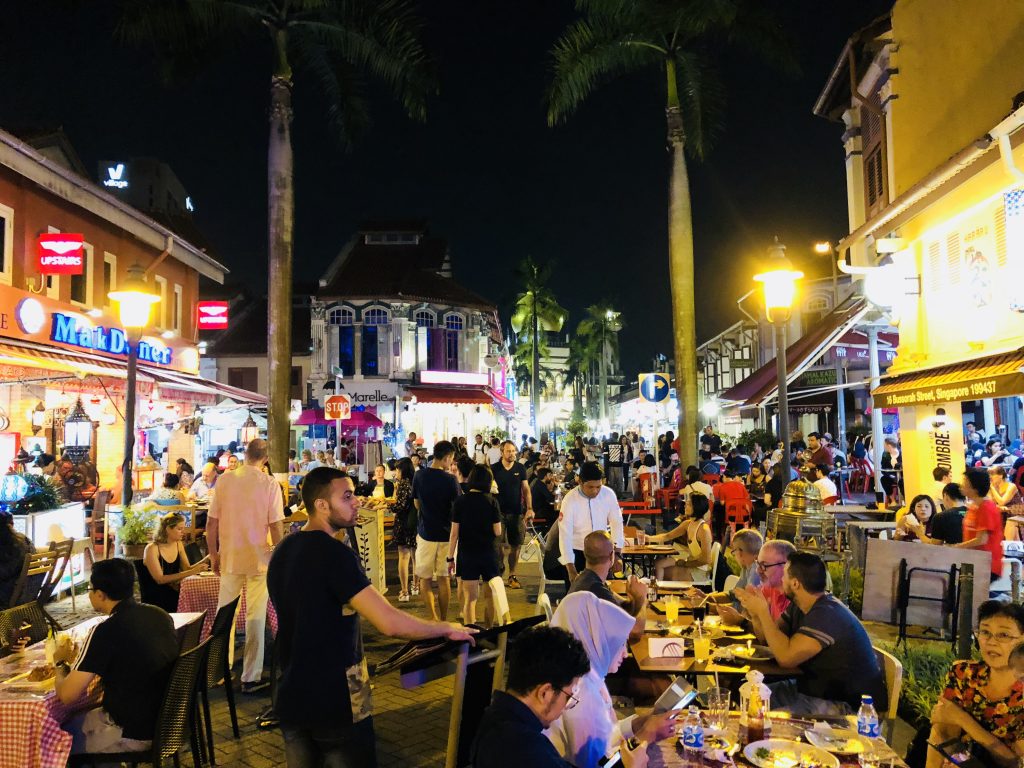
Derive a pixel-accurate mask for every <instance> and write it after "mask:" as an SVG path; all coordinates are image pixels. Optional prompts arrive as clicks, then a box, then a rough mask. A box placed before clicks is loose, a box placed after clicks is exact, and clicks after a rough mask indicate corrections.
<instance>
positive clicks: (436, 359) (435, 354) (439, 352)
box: [429, 328, 446, 371]
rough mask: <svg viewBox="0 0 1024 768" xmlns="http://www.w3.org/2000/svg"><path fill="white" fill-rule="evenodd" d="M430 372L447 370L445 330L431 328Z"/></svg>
mask: <svg viewBox="0 0 1024 768" xmlns="http://www.w3.org/2000/svg"><path fill="white" fill-rule="evenodd" d="M429 333H430V370H432V371H443V370H444V369H445V354H446V351H445V338H444V328H430V329H429Z"/></svg>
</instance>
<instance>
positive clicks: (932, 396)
mask: <svg viewBox="0 0 1024 768" xmlns="http://www.w3.org/2000/svg"><path fill="white" fill-rule="evenodd" d="M1021 392H1024V374H1021V373H1020V372H1019V371H1017V372H1013V373H1003V374H995V375H992V376H984V377H979V378H975V379H965V380H962V381H949V382H944V383H941V384H928V385H926V386H920V387H907V388H905V389H903V388H901V389H899V390H895V391H891V392H883V393H878V394H875V395H873V399H874V402H875V406H876V407H879V408H905V407H909V406H914V405H936V404H939V403H951V402H963V401H964V400H987V399H989V398H994V397H1016V396H1017V395H1019V394H1020V393H1021Z"/></svg>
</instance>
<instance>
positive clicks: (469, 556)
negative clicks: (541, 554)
mask: <svg viewBox="0 0 1024 768" xmlns="http://www.w3.org/2000/svg"><path fill="white" fill-rule="evenodd" d="M493 483H494V476H493V475H492V474H491V470H490V467H487V466H485V465H483V464H477V465H476V466H475V467H474V468H473V471H472V472H470V473H469V482H468V485H469V493H466V494H464V495H462V496H460V497H459V498H457V499H456V500H455V503H454V504H453V505H452V534H451V538H450V539H449V540H448V552H449V554H453V553H455V554H456V556H455V557H454V558H453V557H449V558H448V570H449V571H452V566H453V565H454V566H455V568H454V571H455V575H456V576H458V577H459V582H460V584H459V587H460V594H461V595H462V620H463V621H464V622H465V623H467V624H473V623H475V622H476V601H477V596H478V595H479V588H480V584H479V581H480V579H483V580H484V581H490V580H491V579H493V578H494V577H495V576H498V575H500V570H499V566H498V552H497V549H496V548H495V544H496V542H497V540H498V538H499V537H500V536H501V517H500V512H499V509H498V502H497V501H495V499H494V497H493V496H491V485H492V484H493Z"/></svg>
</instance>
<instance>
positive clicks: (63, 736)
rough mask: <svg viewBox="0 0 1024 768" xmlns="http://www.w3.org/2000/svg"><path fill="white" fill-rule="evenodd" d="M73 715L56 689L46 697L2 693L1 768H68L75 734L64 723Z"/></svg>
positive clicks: (0, 706) (0, 714) (0, 726)
mask: <svg viewBox="0 0 1024 768" xmlns="http://www.w3.org/2000/svg"><path fill="white" fill-rule="evenodd" d="M70 715H71V713H70V711H69V710H68V708H66V707H65V706H64V705H63V704H61V703H60V700H59V699H58V698H57V696H56V695H55V694H54V693H52V692H51V693H49V694H48V695H47V696H46V697H45V698H37V697H29V696H24V695H22V696H19V695H17V694H0V733H2V734H3V736H2V737H0V768H64V766H65V765H67V762H68V755H70V754H71V734H70V733H68V732H67V731H65V730H62V729H61V727H60V724H61V723H62V722H63V721H64V720H66V719H68V718H69V717H70Z"/></svg>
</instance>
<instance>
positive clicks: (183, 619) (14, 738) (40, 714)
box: [0, 613, 199, 768]
mask: <svg viewBox="0 0 1024 768" xmlns="http://www.w3.org/2000/svg"><path fill="white" fill-rule="evenodd" d="M198 616H199V614H197V613H172V614H171V619H172V620H173V621H174V628H175V629H176V630H179V631H180V630H181V629H182V628H183V627H184V626H185V625H186V624H188V622H190V621H193V620H194V619H196V618H197V617H198ZM106 618H107V617H106V616H95V617H93V618H91V619H87V620H86V621H83V622H81V623H80V624H77V625H75V626H74V627H72V628H71V629H70V630H68V632H69V634H71V635H72V636H73V637H75V638H76V641H79V642H80V641H81V640H82V639H84V637H85V636H86V634H87V633H88V632H89V630H91V629H92V628H93V627H94V626H96V625H97V624H99V623H100V622H103V621H106ZM44 663H46V649H45V644H44V643H42V642H39V643H35V644H34V645H31V646H29V647H28V648H26V649H25V651H24V652H23V653H21V654H15V655H12V656H8V657H6V658H3V659H0V680H9V679H10V678H12V677H14V676H15V675H19V674H21V673H22V672H27V671H28V670H30V669H31V668H32V667H33V666H35V665H37V664H44ZM99 693H100V691H99V690H98V689H93V690H91V691H90V692H89V693H87V694H85V696H83V698H81V699H79V700H78V701H76V702H74V703H73V704H63V703H61V701H60V699H58V698H57V694H56V693H55V692H54V691H53V690H52V689H51V690H49V691H47V692H45V693H31V692H24V691H18V690H12V689H10V688H8V687H7V686H5V685H3V684H0V733H2V734H3V736H2V737H0V768H64V766H65V765H67V761H68V756H69V755H70V754H71V734H70V733H68V732H67V731H65V730H64V729H63V728H61V726H62V725H63V724H64V723H66V722H67V721H68V720H70V719H71V718H72V717H73V716H74V715H75V714H77V713H78V712H80V711H82V710H84V709H89V708H90V707H93V706H95V705H96V704H97V703H98V702H99Z"/></svg>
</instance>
